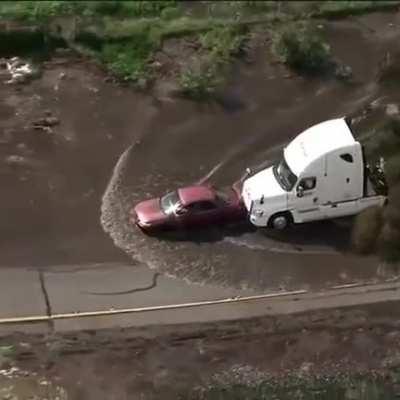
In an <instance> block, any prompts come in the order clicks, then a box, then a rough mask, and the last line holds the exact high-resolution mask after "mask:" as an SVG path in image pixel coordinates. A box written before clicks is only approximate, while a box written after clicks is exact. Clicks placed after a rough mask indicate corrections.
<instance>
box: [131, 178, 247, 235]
mask: <svg viewBox="0 0 400 400" xmlns="http://www.w3.org/2000/svg"><path fill="white" fill-rule="evenodd" d="M239 189H240V188H239V187H237V185H234V186H233V187H232V188H227V189H223V190H218V189H216V188H214V187H212V186H209V185H196V186H189V187H185V188H182V189H178V190H175V191H173V192H170V193H168V194H166V195H165V196H163V197H161V198H155V199H151V200H145V201H143V202H141V203H139V204H138V205H136V207H135V208H134V209H133V210H132V211H131V221H132V222H133V223H135V224H137V225H138V226H139V227H140V228H142V229H143V230H144V231H156V230H163V229H177V228H188V227H193V226H200V225H207V224H217V223H223V222H230V221H235V220H240V219H243V218H244V217H245V216H246V209H245V207H244V205H243V203H242V200H241V195H240V190H239Z"/></svg>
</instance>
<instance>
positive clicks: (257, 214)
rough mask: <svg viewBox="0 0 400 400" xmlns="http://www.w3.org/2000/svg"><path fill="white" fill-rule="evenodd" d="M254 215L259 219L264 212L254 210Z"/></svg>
mask: <svg viewBox="0 0 400 400" xmlns="http://www.w3.org/2000/svg"><path fill="white" fill-rule="evenodd" d="M254 215H255V216H256V217H257V218H260V217H262V216H263V215H264V211H261V210H255V211H254Z"/></svg>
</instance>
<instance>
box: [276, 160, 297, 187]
mask: <svg viewBox="0 0 400 400" xmlns="http://www.w3.org/2000/svg"><path fill="white" fill-rule="evenodd" d="M273 171H274V175H275V178H276V180H277V181H278V182H279V184H280V185H281V186H282V188H283V189H284V190H286V191H287V192H289V191H290V190H292V188H293V186H294V185H295V184H296V182H297V176H296V175H295V174H294V173H293V172H292V170H291V169H290V168H289V166H288V165H287V163H286V161H285V158H284V157H282V160H281V161H280V162H279V163H277V164H275V165H274V168H273Z"/></svg>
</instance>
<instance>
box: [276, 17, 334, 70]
mask: <svg viewBox="0 0 400 400" xmlns="http://www.w3.org/2000/svg"><path fill="white" fill-rule="evenodd" d="M272 50H273V52H274V53H275V55H276V56H277V57H278V58H279V59H280V60H281V61H282V62H284V63H285V64H287V65H288V66H290V67H291V68H294V69H296V70H299V71H303V72H313V73H315V72H321V71H323V70H325V69H326V68H327V67H328V66H329V65H330V61H331V50H330V47H329V44H328V43H327V42H326V41H325V40H324V38H323V36H322V35H321V33H320V32H319V30H318V28H316V27H315V26H314V25H312V24H309V23H295V24H290V25H289V26H286V27H284V28H283V29H281V30H278V31H277V32H276V33H275V34H274V35H273V41H272Z"/></svg>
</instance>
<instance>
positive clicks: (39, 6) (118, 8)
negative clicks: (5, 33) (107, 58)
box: [0, 0, 178, 22]
mask: <svg viewBox="0 0 400 400" xmlns="http://www.w3.org/2000/svg"><path fill="white" fill-rule="evenodd" d="M177 7H178V3H177V1H174V0H164V1H133V0H128V1H118V0H114V1H112V0H106V1H73V0H70V1H56V0H53V1H3V2H1V4H0V16H3V17H9V18H11V17H12V18H17V19H22V20H27V21H32V22H35V21H46V20H48V19H50V18H52V17H57V16H66V15H85V16H94V15H113V16H120V17H124V18H127V17H155V16H160V15H161V14H162V13H165V10H166V9H176V8H177Z"/></svg>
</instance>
